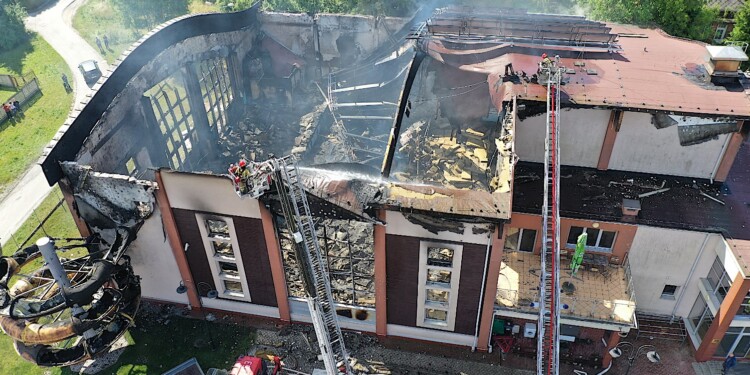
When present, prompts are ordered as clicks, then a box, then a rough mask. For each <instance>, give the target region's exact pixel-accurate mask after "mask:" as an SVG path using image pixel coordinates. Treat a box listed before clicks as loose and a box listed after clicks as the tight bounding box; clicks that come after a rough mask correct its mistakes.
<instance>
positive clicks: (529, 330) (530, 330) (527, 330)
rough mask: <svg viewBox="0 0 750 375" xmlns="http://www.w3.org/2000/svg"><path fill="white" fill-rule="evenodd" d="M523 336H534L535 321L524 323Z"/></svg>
mask: <svg viewBox="0 0 750 375" xmlns="http://www.w3.org/2000/svg"><path fill="white" fill-rule="evenodd" d="M523 337H525V338H527V339H533V338H534V337H536V323H526V325H524V326H523Z"/></svg>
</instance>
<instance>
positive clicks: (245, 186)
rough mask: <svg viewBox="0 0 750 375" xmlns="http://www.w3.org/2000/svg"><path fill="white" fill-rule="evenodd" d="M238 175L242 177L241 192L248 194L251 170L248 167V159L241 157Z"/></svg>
mask: <svg viewBox="0 0 750 375" xmlns="http://www.w3.org/2000/svg"><path fill="white" fill-rule="evenodd" d="M237 176H238V177H239V178H240V181H241V184H240V192H241V193H243V194H246V193H247V192H248V191H250V170H249V169H248V168H247V161H246V160H245V159H240V162H239V163H238V171H237Z"/></svg>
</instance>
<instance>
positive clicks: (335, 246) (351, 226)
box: [278, 219, 375, 307]
mask: <svg viewBox="0 0 750 375" xmlns="http://www.w3.org/2000/svg"><path fill="white" fill-rule="evenodd" d="M279 220H283V219H279ZM278 227H279V228H286V227H285V226H284V225H279V226H278ZM316 230H317V234H318V243H319V244H320V248H321V251H322V253H323V254H325V255H326V259H325V260H324V261H325V263H326V266H327V271H328V274H329V276H330V280H331V292H332V293H333V299H334V300H335V301H336V302H338V303H343V304H347V305H354V306H362V307H374V306H375V282H374V272H375V271H374V270H375V260H374V254H373V243H372V238H373V237H372V235H373V228H372V225H371V224H367V223H361V222H355V221H346V220H332V219H325V220H319V221H318V222H317V223H316ZM279 234H280V238H279V242H280V244H281V251H282V255H283V260H284V269H285V273H286V277H287V289H288V291H289V295H290V296H294V297H305V290H304V286H303V285H302V278H301V271H300V268H299V267H298V266H297V259H296V258H295V255H294V249H293V248H292V246H293V245H294V242H293V239H292V236H291V234H290V233H289V231H288V230H286V229H280V230H279Z"/></svg>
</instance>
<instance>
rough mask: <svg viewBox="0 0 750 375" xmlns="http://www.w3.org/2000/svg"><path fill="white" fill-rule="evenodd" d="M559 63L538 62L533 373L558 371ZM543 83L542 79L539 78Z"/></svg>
mask: <svg viewBox="0 0 750 375" xmlns="http://www.w3.org/2000/svg"><path fill="white" fill-rule="evenodd" d="M564 70H565V69H563V68H562V67H560V66H558V65H557V61H556V62H555V63H550V64H548V65H546V66H545V65H542V66H541V67H540V77H543V76H546V78H547V81H546V84H547V139H546V140H545V147H544V149H545V158H544V181H545V184H544V206H543V208H542V216H543V221H542V225H543V228H542V231H543V234H544V241H543V244H544V254H542V257H541V258H542V261H541V266H542V272H541V274H542V275H541V285H540V288H539V299H540V303H539V305H540V306H539V320H538V322H537V330H538V335H537V374H538V375H557V374H558V373H559V370H558V364H559V349H560V285H559V282H560V277H559V270H560V221H559V203H560V197H559V195H558V192H559V190H560V158H559V151H560V146H559V144H558V140H559V132H560V131H559V124H560V122H559V113H560V83H561V82H560V81H561V74H562V73H561V72H562V71H564ZM540 83H542V84H544V82H542V81H540Z"/></svg>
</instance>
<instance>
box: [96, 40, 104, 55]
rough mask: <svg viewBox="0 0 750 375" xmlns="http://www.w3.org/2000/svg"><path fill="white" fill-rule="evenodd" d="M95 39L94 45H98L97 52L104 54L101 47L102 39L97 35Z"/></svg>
mask: <svg viewBox="0 0 750 375" xmlns="http://www.w3.org/2000/svg"><path fill="white" fill-rule="evenodd" d="M95 41H96V46H97V47H99V52H101V53H102V54H104V48H102V40H101V39H99V37H98V36H97V37H96V40H95Z"/></svg>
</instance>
